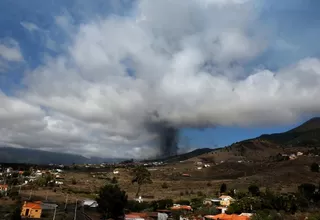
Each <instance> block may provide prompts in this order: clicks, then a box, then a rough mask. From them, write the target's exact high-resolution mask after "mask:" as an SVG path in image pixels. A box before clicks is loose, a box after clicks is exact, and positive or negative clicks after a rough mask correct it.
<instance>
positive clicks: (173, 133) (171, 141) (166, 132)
mask: <svg viewBox="0 0 320 220" xmlns="http://www.w3.org/2000/svg"><path fill="white" fill-rule="evenodd" d="M178 133H179V132H178V129H177V128H174V127H170V126H169V127H166V126H164V127H163V128H162V129H161V130H160V132H159V139H160V140H159V142H160V143H159V145H160V154H161V155H160V156H161V157H162V156H163V157H167V156H175V155H177V153H178V139H179V135H178Z"/></svg>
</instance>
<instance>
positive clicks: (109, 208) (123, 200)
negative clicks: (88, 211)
mask: <svg viewBox="0 0 320 220" xmlns="http://www.w3.org/2000/svg"><path fill="white" fill-rule="evenodd" d="M127 202H128V196H127V194H126V192H125V191H122V190H121V189H120V187H119V186H118V185H117V184H107V185H105V186H103V187H102V188H101V189H100V191H99V196H98V198H97V203H98V205H99V206H98V211H99V212H100V213H101V217H103V218H104V219H108V218H112V219H118V218H119V217H122V216H123V215H124V210H125V207H126V205H127Z"/></svg>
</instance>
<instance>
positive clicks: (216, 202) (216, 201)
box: [203, 198, 221, 206]
mask: <svg viewBox="0 0 320 220" xmlns="http://www.w3.org/2000/svg"><path fill="white" fill-rule="evenodd" d="M220 202H221V199H220V198H213V199H205V200H204V201H203V204H204V205H213V204H214V205H215V206H218V205H220Z"/></svg>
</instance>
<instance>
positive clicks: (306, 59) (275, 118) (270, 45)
mask: <svg viewBox="0 0 320 220" xmlns="http://www.w3.org/2000/svg"><path fill="white" fill-rule="evenodd" d="M319 6H320V2H318V1H314V0H282V1H276V0H175V1H169V0H161V1H150V0H134V1H131V0H130V1H129V0H109V1H108V0H96V1H86V0H69V1H65V0H54V1H53V0H52V1H42V0H30V1H22V0H20V1H10V0H2V1H1V2H0V103H1V104H0V146H10V147H26V148H34V149H40V150H48V151H57V152H66V153H75V154H81V155H84V156H88V157H90V156H101V157H115V158H117V157H119V158H123V157H128V158H146V157H152V156H155V155H158V154H159V147H158V140H159V136H160V135H161V132H160V130H161V129H160V128H162V127H163V126H169V127H175V128H177V129H178V130H179V131H180V132H179V137H180V142H179V147H180V149H181V151H183V150H185V149H194V148H197V147H222V146H225V145H229V144H232V143H233V142H235V141H240V140H243V139H248V138H253V137H257V136H260V135H261V134H264V133H274V132H282V131H286V130H289V129H291V128H292V127H294V126H296V125H298V124H300V123H302V122H303V121H305V120H307V119H309V118H311V117H313V116H318V115H319V112H320V102H319V97H320V86H319V83H320V60H319V56H320V54H319V53H320V44H319V43H318V36H319V34H320V33H319V32H320V29H319V25H320V15H319V13H317V9H318V8H319Z"/></svg>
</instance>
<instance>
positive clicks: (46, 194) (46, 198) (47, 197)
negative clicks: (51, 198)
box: [46, 191, 48, 201]
mask: <svg viewBox="0 0 320 220" xmlns="http://www.w3.org/2000/svg"><path fill="white" fill-rule="evenodd" d="M46 201H48V191H47V192H46Z"/></svg>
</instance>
